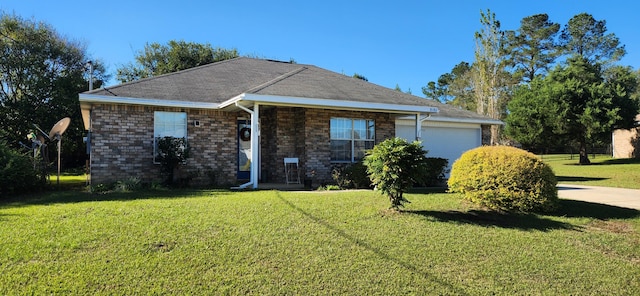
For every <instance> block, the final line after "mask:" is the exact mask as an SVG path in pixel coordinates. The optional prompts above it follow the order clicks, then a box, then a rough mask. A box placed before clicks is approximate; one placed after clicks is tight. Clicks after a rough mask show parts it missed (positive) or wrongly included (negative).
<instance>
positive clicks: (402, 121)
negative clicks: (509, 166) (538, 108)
mask: <svg viewBox="0 0 640 296" xmlns="http://www.w3.org/2000/svg"><path fill="white" fill-rule="evenodd" d="M415 120H416V119H415V117H413V118H410V117H400V118H398V121H397V123H398V124H401V125H414V124H415ZM422 121H423V122H425V121H433V122H455V123H474V124H484V125H504V122H502V121H500V120H495V119H477V118H456V117H440V116H430V117H427V118H422Z"/></svg>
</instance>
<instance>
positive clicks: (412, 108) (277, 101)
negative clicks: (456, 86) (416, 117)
mask: <svg viewBox="0 0 640 296" xmlns="http://www.w3.org/2000/svg"><path fill="white" fill-rule="evenodd" d="M232 100H236V101H240V100H243V101H253V102H259V103H260V104H272V105H281V106H299V107H320V108H325V109H340V110H358V111H378V112H379V111H392V112H395V113H407V114H416V112H419V113H438V112H439V111H440V110H439V109H438V108H436V107H429V106H418V105H397V104H385V103H373V102H356V101H348V100H330V99H317V98H301V97H287V96H272V95H256V94H243V95H240V96H236V97H234V98H232V99H231V100H229V101H227V102H229V103H227V102H223V103H222V104H220V106H221V108H222V107H223V106H227V105H230V103H231V101H232Z"/></svg>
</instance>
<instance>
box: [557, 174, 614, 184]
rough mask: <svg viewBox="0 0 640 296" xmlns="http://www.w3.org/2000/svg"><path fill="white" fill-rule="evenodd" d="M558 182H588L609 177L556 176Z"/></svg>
mask: <svg viewBox="0 0 640 296" xmlns="http://www.w3.org/2000/svg"><path fill="white" fill-rule="evenodd" d="M556 179H557V180H558V182H559V183H561V182H588V181H602V180H608V179H609V178H593V177H579V176H556Z"/></svg>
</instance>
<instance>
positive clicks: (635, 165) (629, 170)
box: [541, 154, 640, 189]
mask: <svg viewBox="0 0 640 296" xmlns="http://www.w3.org/2000/svg"><path fill="white" fill-rule="evenodd" d="M541 157H542V159H543V160H544V162H546V163H547V164H549V165H550V166H551V167H552V168H553V171H554V172H555V174H556V176H557V177H558V183H563V184H581V185H592V186H605V187H619V188H632V189H640V159H614V158H611V157H610V156H602V155H597V156H596V157H595V158H594V157H593V156H591V158H590V160H591V163H592V164H591V165H579V164H578V158H577V156H576V155H574V157H573V159H571V157H570V156H569V155H559V154H557V155H543V156H541Z"/></svg>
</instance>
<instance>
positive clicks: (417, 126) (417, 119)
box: [416, 113, 431, 141]
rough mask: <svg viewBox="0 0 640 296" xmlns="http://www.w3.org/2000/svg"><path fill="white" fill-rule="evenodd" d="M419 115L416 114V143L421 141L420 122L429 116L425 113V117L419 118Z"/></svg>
mask: <svg viewBox="0 0 640 296" xmlns="http://www.w3.org/2000/svg"><path fill="white" fill-rule="evenodd" d="M421 115H422V114H421V113H416V141H422V122H424V121H425V120H427V119H428V118H429V116H431V114H429V113H427V116H425V117H424V118H420V116H421Z"/></svg>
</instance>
